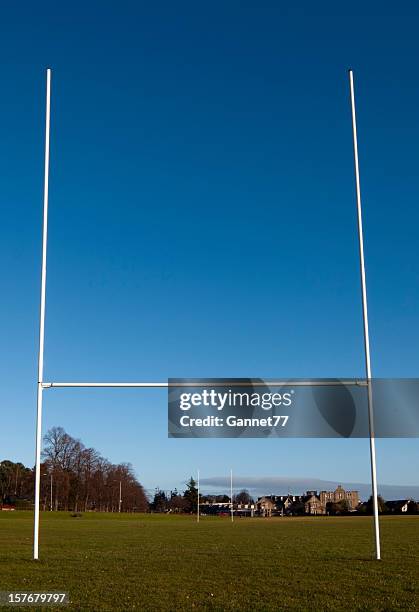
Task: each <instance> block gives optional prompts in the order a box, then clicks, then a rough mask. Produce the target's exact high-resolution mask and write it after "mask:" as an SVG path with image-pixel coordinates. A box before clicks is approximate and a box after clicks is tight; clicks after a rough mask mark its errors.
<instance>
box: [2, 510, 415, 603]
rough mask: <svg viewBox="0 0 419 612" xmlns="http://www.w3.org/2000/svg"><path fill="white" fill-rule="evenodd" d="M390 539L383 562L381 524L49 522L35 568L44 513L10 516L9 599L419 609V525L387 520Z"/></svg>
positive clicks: (47, 517) (5, 576) (322, 520)
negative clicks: (37, 521)
mask: <svg viewBox="0 0 419 612" xmlns="http://www.w3.org/2000/svg"><path fill="white" fill-rule="evenodd" d="M381 529H382V554H383V560H382V561H380V562H377V561H375V560H374V559H373V530H372V519H371V518H370V517H336V518H329V517H313V518H271V519H262V518H254V519H236V521H235V522H234V524H231V522H230V520H229V519H228V518H218V517H202V518H201V522H200V523H199V524H197V523H196V519H194V517H190V516H160V515H125V514H121V515H111V514H93V513H90V514H89V513H88V514H83V516H82V517H81V518H72V517H70V514H69V513H63V512H60V513H48V512H45V513H42V514H41V540H40V552H41V559H40V560H39V561H37V562H35V561H32V559H31V555H32V514H31V513H28V512H14V513H6V512H3V513H2V512H0V590H16V591H30V590H35V591H40V590H44V591H48V590H52V589H54V590H60V591H61V590H63V591H68V592H69V593H70V599H71V605H68V606H65V607H62V608H60V609H61V610H62V609H67V610H80V611H82V612H89V611H96V610H97V611H101V610H106V611H108V610H109V611H116V610H150V611H151V610H153V611H158V610H165V611H169V610H170V611H172V610H173V611H174V610H220V611H221V610H223V611H224V610H241V611H245V612H246V611H252V610H260V611H262V610H263V611H269V610H274V611H276V612H279V611H291V610H292V611H313V612H323V611H327V610H339V611H340V610H342V611H343V610H344V611H345V612H353V611H356V610H365V611H367V610H369V611H371V612H372V611H374V612H375V611H388V612H390V611H391V612H393V611H395V610H404V611H406V610H409V611H412V612H413V611H418V610H419V592H418V586H419V585H418V582H419V516H417V517H415V516H411V517H409V516H403V517H383V518H382V519H381ZM3 609H4V608H3ZM8 609H9V610H10V609H11V608H8ZM26 609H31V610H34V608H33V607H32V608H26ZM35 609H37V610H41V609H42V608H40V607H38V608H35ZM49 609H50V610H51V609H52V608H49ZM55 609H57V608H55Z"/></svg>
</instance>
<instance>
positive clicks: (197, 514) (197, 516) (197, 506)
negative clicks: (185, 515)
mask: <svg viewBox="0 0 419 612" xmlns="http://www.w3.org/2000/svg"><path fill="white" fill-rule="evenodd" d="M196 522H197V523H199V470H198V500H197V504H196Z"/></svg>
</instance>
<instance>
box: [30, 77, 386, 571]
mask: <svg viewBox="0 0 419 612" xmlns="http://www.w3.org/2000/svg"><path fill="white" fill-rule="evenodd" d="M51 76H52V71H51V68H47V72H46V110H45V163H44V198H43V226H42V265H41V295H40V311H39V353H38V381H37V411H36V437H35V506H34V530H33V558H34V559H39V514H40V491H41V449H42V407H43V392H44V390H46V389H52V388H63V387H92V388H94V387H105V388H106V387H114V388H165V387H168V386H169V383H168V382H46V381H44V340H45V297H46V281H47V243H48V195H49V160H50V124H51ZM349 89H350V100H351V111H352V132H353V148H354V164H355V187H356V203H357V215H358V240H359V261H360V273H361V290H362V311H363V330H364V350H365V368H366V377H367V385H368V416H369V434H370V436H369V437H370V461H371V481H372V497H373V505H374V530H375V552H376V558H377V559H380V558H381V553H380V530H379V519H378V494H377V474H376V458H375V438H374V418H373V405H372V393H371V384H370V383H371V360H370V343H369V327H368V305H367V285H366V275H365V260H364V237H363V226H362V206H361V187H360V174H359V160H358V139H357V125H356V111H355V91H354V76H353V71H352V70H349ZM303 384H304V383H303ZM309 384H311V383H309ZM198 483H199V472H198ZM198 486H199V485H198ZM230 499H231V521H232V522H233V520H234V511H233V474H232V471H231V473H230ZM197 506H198V508H197V522H199V492H198V504H197Z"/></svg>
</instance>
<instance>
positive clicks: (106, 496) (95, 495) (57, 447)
mask: <svg viewBox="0 0 419 612" xmlns="http://www.w3.org/2000/svg"><path fill="white" fill-rule="evenodd" d="M43 441H44V446H43V451H42V460H43V461H42V464H41V507H42V509H43V510H72V511H75V512H80V511H84V512H86V511H88V510H97V511H101V512H117V511H123V512H144V511H146V510H148V505H149V504H148V500H147V497H146V494H145V492H144V489H143V487H142V485H141V484H140V483H139V482H138V480H137V478H136V476H135V474H134V471H133V469H132V466H131V465H130V464H129V463H120V464H117V465H115V464H113V463H111V462H110V461H108V459H106V458H104V457H102V455H101V454H100V453H99V452H98V451H97V450H95V449H94V448H87V447H86V446H85V445H84V444H83V443H82V442H81V441H80V440H78V439H76V438H73V437H72V436H71V435H69V434H68V433H67V432H66V431H65V430H64V429H63V428H62V427H53V428H52V429H50V430H49V431H48V432H47V433H46V435H45V436H44V440H43ZM34 489H35V475H34V469H30V468H27V467H25V466H24V465H22V464H21V463H13V462H12V461H8V460H5V461H2V462H1V463H0V501H1V502H2V504H11V505H16V506H17V507H19V506H21V507H25V505H30V504H32V503H33V499H34Z"/></svg>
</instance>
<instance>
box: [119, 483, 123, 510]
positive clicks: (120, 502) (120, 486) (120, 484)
mask: <svg viewBox="0 0 419 612" xmlns="http://www.w3.org/2000/svg"><path fill="white" fill-rule="evenodd" d="M121 505H122V482H121V481H119V504H118V512H121Z"/></svg>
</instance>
